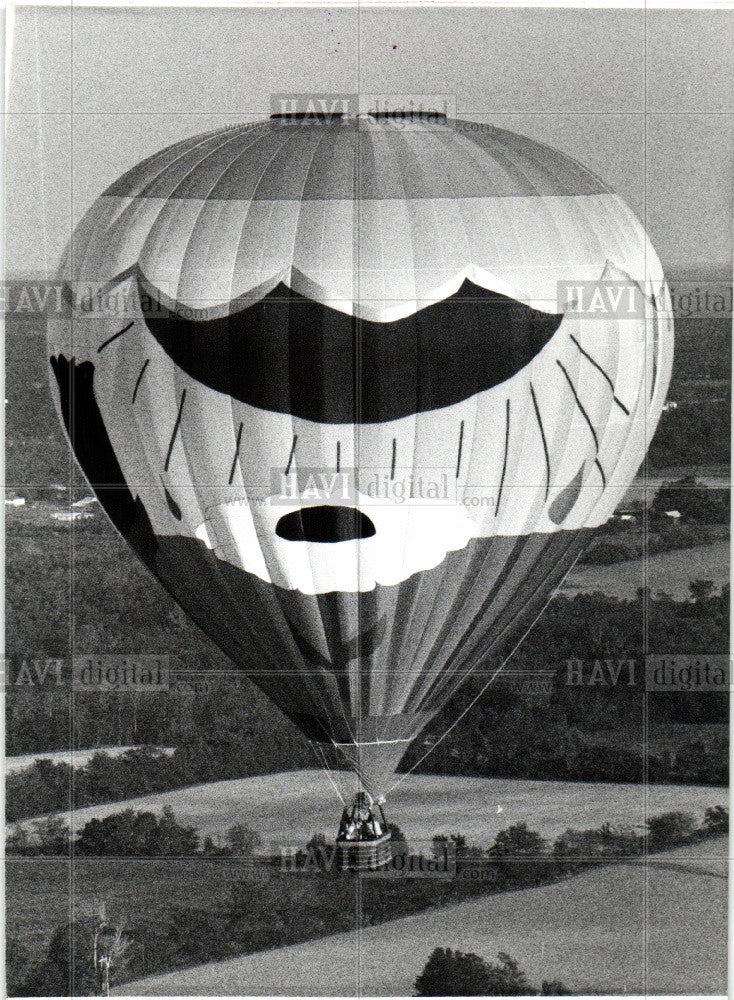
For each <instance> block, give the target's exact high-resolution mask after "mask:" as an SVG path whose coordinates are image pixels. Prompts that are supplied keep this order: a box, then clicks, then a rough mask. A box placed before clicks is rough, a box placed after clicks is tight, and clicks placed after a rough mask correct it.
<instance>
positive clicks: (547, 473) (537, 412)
mask: <svg viewBox="0 0 734 1000" xmlns="http://www.w3.org/2000/svg"><path fill="white" fill-rule="evenodd" d="M530 395H531V396H532V399H533V407H534V409H535V416H536V417H537V419H538V427H539V428H540V436H541V438H542V440H543V452H544V453H545V499H546V500H547V499H548V492H549V490H550V456H549V454H548V442H547V441H546V440H545V431H544V430H543V421H542V420H541V419H540V410H539V408H538V400H537V399H536V398H535V389H534V388H533V383H532V382H531V383H530Z"/></svg>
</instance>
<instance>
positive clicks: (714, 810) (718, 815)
mask: <svg viewBox="0 0 734 1000" xmlns="http://www.w3.org/2000/svg"><path fill="white" fill-rule="evenodd" d="M705 817H706V818H705V819H704V824H703V825H704V829H705V831H706V833H709V834H712V835H713V834H717V833H728V831H729V810H728V809H727V808H726V806H711V808H710V809H707V810H706V813H705Z"/></svg>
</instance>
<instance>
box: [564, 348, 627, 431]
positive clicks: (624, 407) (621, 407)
mask: <svg viewBox="0 0 734 1000" xmlns="http://www.w3.org/2000/svg"><path fill="white" fill-rule="evenodd" d="M569 337H570V338H571V340H572V341H573V342H574V344H575V345H576V347H578V349H579V350H580V351H581V353H582V354H583V356H584V357H585V358H586V360H587V361H590V362H591V364H592V365H593V366H594V368H596V370H597V371H598V372H600V373H601V374H602V375H603V376H604V378H605V379H606V380H607V382H608V383H609V388H610V389H611V390H612V399H613V400H614V402H615V403H616V404H617V406H618V407H619V408H620V409H621V410H623V411H624V413H625V414H626V415H627V416H629V415H630V411H629V410H628V409H627V407H626V406H625V405H624V403H623V402H622V401H621V400H619V399H617V397H616V395H615V393H614V382H612V380H611V379H610V378H609V376H608V375H607V373H606V372H605V371H604V369H603V368H602V366H601V365H600V364H599V362H598V361H595V360H594V359H593V358H592V356H591V355H590V354H589V353H588V351H585V350H584V349H583V347H582V346H581V344H579V342H578V340H576V338H575V337H574V335H573V334H572V333H569Z"/></svg>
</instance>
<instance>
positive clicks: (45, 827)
mask: <svg viewBox="0 0 734 1000" xmlns="http://www.w3.org/2000/svg"><path fill="white" fill-rule="evenodd" d="M33 832H34V837H35V839H36V841H37V842H38V850H39V853H40V854H68V853H69V827H68V826H67V825H66V823H65V822H64V821H63V819H61V817H60V816H47V817H46V818H45V819H42V820H39V821H38V822H37V823H34V824H33Z"/></svg>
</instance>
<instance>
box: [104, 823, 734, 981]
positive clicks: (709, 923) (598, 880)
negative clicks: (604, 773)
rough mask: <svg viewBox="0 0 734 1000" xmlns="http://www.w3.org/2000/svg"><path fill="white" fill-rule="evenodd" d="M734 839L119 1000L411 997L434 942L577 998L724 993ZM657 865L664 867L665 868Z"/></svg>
mask: <svg viewBox="0 0 734 1000" xmlns="http://www.w3.org/2000/svg"><path fill="white" fill-rule="evenodd" d="M726 858H727V841H726V840H725V839H721V840H717V841H708V842H704V843H701V844H697V845H696V846H694V847H686V848H681V849H679V850H677V851H670V852H666V853H665V854H662V855H651V857H650V858H649V859H648V864H647V867H646V868H643V867H641V866H634V865H629V866H628V865H623V866H613V867H606V868H602V869H599V870H597V871H588V872H584V873H583V874H581V875H578V876H576V877H573V878H570V879H567V880H565V881H563V882H558V883H555V884H554V885H547V886H542V887H540V888H533V889H526V890H520V891H516V892H508V893H502V894H499V895H494V896H485V897H482V898H479V899H476V900H472V901H470V902H464V903H459V904H457V905H455V906H450V907H445V908H443V909H433V910H429V911H427V912H425V913H421V914H418V915H416V916H412V917H404V918H401V919H398V920H393V921H390V922H388V923H385V924H380V925H377V926H372V927H365V928H361V929H360V930H358V931H356V932H355V931H351V932H347V933H343V934H336V935H333V936H331V937H327V938H322V939H319V940H318V941H311V942H307V943H305V944H299V945H292V946H289V947H286V948H279V949H275V950H272V951H268V952H260V953H256V954H253V955H248V956H243V957H242V958H236V959H230V960H228V961H226V962H218V963H208V964H206V965H202V966H198V967H197V968H194V969H187V970H185V971H183V972H175V973H171V974H169V975H164V976H156V977H151V978H149V979H145V980H142V981H137V982H133V983H128V984H126V985H124V986H120V987H118V988H117V989H116V990H115V991H114V992H115V993H116V994H117V995H127V996H181V995H224V996H228V995H239V996H242V995H251V996H264V995H273V994H275V995H280V996H288V995H291V996H295V995H300V996H354V995H367V996H410V995H411V993H412V988H413V983H414V981H415V978H416V976H417V975H418V973H419V972H420V971H421V969H422V968H423V965H424V964H425V962H426V960H427V958H428V956H429V955H430V953H431V952H432V951H433V949H434V948H435V947H439V946H440V947H452V948H455V949H459V950H462V951H473V952H475V953H477V954H479V955H481V956H482V957H484V958H487V959H494V958H495V956H496V955H497V953H498V952H500V951H505V952H507V953H509V954H510V955H512V956H513V957H514V958H515V959H516V960H517V961H518V963H519V965H520V968H522V969H523V970H524V971H525V972H526V974H527V976H528V978H529V979H530V981H531V982H534V983H540V982H541V981H542V980H543V979H560V980H562V981H563V982H564V983H565V984H566V985H567V986H568V987H569V988H570V989H572V990H573V991H574V992H575V993H578V994H598V993H602V994H637V995H640V994H646V995H656V994H657V995H661V994H662V995H666V994H667V995H673V994H688V995H695V994H698V995H707V994H708V995H710V994H724V993H725V992H726V962H727V951H726V945H727V934H726V912H727V880H726ZM657 859H659V863H658V861H657Z"/></svg>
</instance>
